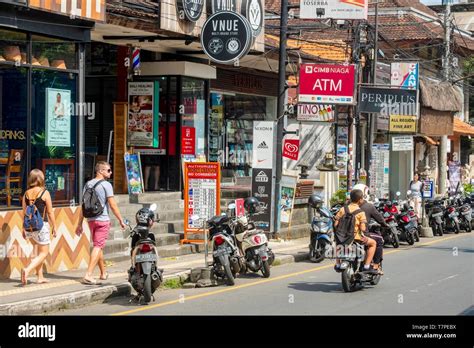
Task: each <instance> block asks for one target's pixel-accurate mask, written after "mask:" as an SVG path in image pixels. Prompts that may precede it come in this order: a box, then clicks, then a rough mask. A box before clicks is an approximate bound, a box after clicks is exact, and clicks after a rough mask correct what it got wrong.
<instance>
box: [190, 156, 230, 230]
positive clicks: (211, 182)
mask: <svg viewBox="0 0 474 348" xmlns="http://www.w3.org/2000/svg"><path fill="white" fill-rule="evenodd" d="M220 197H221V194H220V164H219V163H214V162H187V163H185V164H184V231H185V232H191V231H198V230H199V229H201V228H202V227H203V222H204V221H207V220H209V219H210V218H211V217H213V216H216V215H219V214H220ZM193 216H198V217H199V219H193ZM185 239H186V236H185Z"/></svg>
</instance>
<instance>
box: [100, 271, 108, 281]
mask: <svg viewBox="0 0 474 348" xmlns="http://www.w3.org/2000/svg"><path fill="white" fill-rule="evenodd" d="M107 279H109V272H105V277H104V278H102V277H100V280H107Z"/></svg>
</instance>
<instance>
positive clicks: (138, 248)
mask: <svg viewBox="0 0 474 348" xmlns="http://www.w3.org/2000/svg"><path fill="white" fill-rule="evenodd" d="M155 211H156V204H152V205H151V206H150V207H149V208H141V209H140V210H139V211H138V212H137V214H136V215H135V219H136V223H137V225H136V227H135V228H133V229H132V227H131V226H130V222H129V221H125V223H126V224H127V226H128V227H129V229H130V230H131V233H130V237H131V238H132V241H131V248H132V251H131V261H132V267H131V268H130V269H129V271H128V281H129V282H130V284H131V285H132V287H133V289H135V291H136V292H137V295H136V296H135V297H134V298H132V299H131V300H130V301H131V302H132V301H137V302H140V301H141V300H143V302H144V303H145V304H148V303H149V302H150V301H151V299H152V297H153V294H154V292H155V291H156V289H157V288H158V287H159V286H160V284H161V283H162V282H163V270H161V269H158V268H157V261H158V251H157V249H156V245H155V236H154V234H153V233H151V232H150V229H151V227H152V226H153V223H154V222H158V221H160V220H159V219H158V214H156V213H155ZM155 214H156V215H155ZM153 300H154V297H153Z"/></svg>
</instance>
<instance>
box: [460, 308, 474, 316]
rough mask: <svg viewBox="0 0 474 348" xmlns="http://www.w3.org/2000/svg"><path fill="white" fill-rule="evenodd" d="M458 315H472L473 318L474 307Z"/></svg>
mask: <svg viewBox="0 0 474 348" xmlns="http://www.w3.org/2000/svg"><path fill="white" fill-rule="evenodd" d="M459 315H472V316H474V306H471V307H469V308H466V309H465V310H463V311H462V312H461V313H459Z"/></svg>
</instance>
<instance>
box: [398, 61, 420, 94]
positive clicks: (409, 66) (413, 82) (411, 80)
mask: <svg viewBox="0 0 474 348" xmlns="http://www.w3.org/2000/svg"><path fill="white" fill-rule="evenodd" d="M418 71H419V65H418V63H392V73H391V85H392V86H397V87H401V88H405V89H418V85H419V76H418V75H419V72H418Z"/></svg>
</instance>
